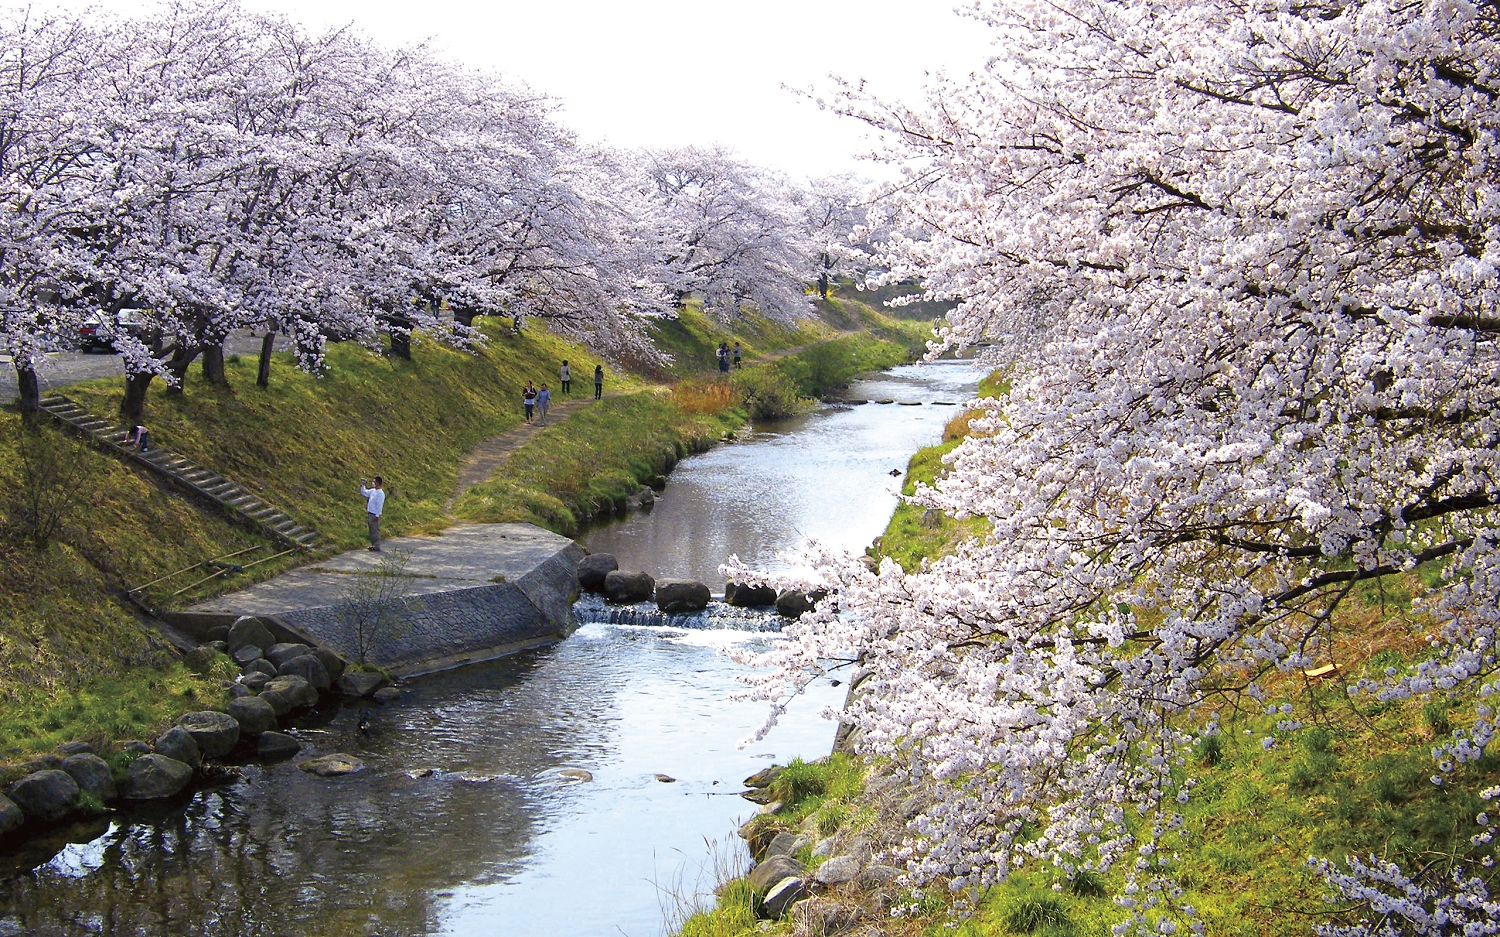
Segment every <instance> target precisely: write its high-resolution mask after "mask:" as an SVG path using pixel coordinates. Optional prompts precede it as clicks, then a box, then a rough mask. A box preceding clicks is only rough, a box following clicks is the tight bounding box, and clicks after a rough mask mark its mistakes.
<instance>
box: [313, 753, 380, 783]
mask: <svg viewBox="0 0 1500 937" xmlns="http://www.w3.org/2000/svg"><path fill="white" fill-rule="evenodd" d="M297 767H299V768H301V769H302V770H303V771H306V772H307V773H308V774H316V775H317V776H318V777H320V778H336V777H341V776H343V775H346V774H353V773H354V772H356V771H363V770H364V767H365V764H364V762H362V761H360V760H359V759H358V758H355V757H354V756H353V755H346V754H344V753H343V752H334V753H333V754H331V755H323V756H322V757H319V758H310V759H308V760H307V761H304V762H302V763H301V764H300V765H298V766H297Z"/></svg>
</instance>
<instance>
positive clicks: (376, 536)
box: [359, 475, 385, 553]
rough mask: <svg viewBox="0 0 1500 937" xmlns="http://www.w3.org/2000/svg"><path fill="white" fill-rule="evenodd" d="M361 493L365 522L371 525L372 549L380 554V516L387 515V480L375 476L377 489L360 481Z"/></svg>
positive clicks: (362, 480)
mask: <svg viewBox="0 0 1500 937" xmlns="http://www.w3.org/2000/svg"><path fill="white" fill-rule="evenodd" d="M359 493H360V495H361V496H362V497H363V498H364V499H365V522H366V523H368V524H369V525H370V549H371V550H373V551H374V552H376V553H379V552H380V515H381V514H383V513H385V479H383V478H381V477H380V476H379V475H376V476H375V487H374V488H366V487H365V480H364V479H363V478H361V479H360V480H359Z"/></svg>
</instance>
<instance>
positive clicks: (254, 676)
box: [240, 670, 271, 693]
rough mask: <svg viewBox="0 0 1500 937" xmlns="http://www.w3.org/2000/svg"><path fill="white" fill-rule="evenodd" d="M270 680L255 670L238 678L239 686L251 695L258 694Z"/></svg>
mask: <svg viewBox="0 0 1500 937" xmlns="http://www.w3.org/2000/svg"><path fill="white" fill-rule="evenodd" d="M270 680H271V678H270V677H268V676H266V675H265V674H263V673H261V672H260V671H259V670H255V671H252V672H250V673H247V674H245V675H244V676H242V677H240V686H242V687H245V688H246V689H248V690H249V691H250V692H251V693H259V692H260V691H261V690H262V689H263V688H264V687H265V685H266V684H267V683H269V682H270Z"/></svg>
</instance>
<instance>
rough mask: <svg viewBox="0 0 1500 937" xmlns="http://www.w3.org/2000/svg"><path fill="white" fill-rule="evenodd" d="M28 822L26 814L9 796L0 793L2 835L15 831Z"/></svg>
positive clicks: (0, 827) (0, 830)
mask: <svg viewBox="0 0 1500 937" xmlns="http://www.w3.org/2000/svg"><path fill="white" fill-rule="evenodd" d="M25 822H26V814H24V813H22V812H21V808H20V807H17V806H16V805H15V802H14V801H12V800H11V799H10V798H9V797H6V796H5V795H4V794H0V836H4V835H5V834H7V833H14V832H15V831H16V830H18V829H20V828H21V824H22V823H25Z"/></svg>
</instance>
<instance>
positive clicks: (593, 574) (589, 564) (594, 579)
mask: <svg viewBox="0 0 1500 937" xmlns="http://www.w3.org/2000/svg"><path fill="white" fill-rule="evenodd" d="M619 568H620V564H619V562H618V561H616V560H615V558H614V557H613V556H611V555H610V554H608V553H593V554H590V555H589V556H585V557H584V558H583V559H581V560H579V561H578V588H580V589H582V590H583V591H584V592H598V593H603V592H604V577H605V576H607V575H609V574H610V573H612V572H614V571H615V570H617V569H619Z"/></svg>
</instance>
